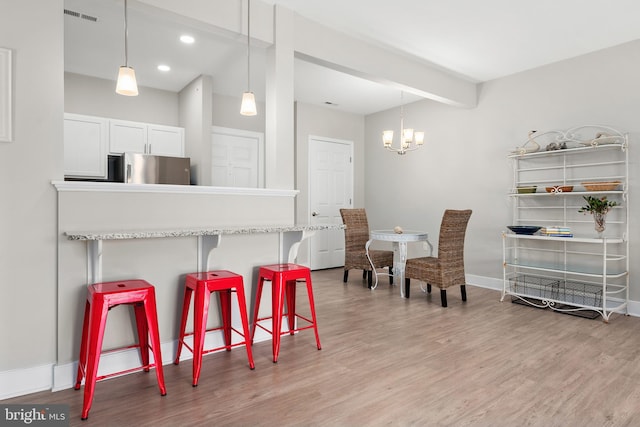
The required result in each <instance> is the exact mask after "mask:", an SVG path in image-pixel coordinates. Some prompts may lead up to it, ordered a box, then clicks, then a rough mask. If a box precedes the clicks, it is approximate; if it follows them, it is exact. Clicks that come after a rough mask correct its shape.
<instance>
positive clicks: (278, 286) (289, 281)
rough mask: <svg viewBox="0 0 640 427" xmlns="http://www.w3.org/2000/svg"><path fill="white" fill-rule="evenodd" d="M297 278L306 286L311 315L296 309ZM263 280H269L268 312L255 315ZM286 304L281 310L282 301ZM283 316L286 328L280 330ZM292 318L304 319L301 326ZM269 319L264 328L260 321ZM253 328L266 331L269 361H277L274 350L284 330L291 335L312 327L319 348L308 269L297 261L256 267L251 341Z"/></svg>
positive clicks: (278, 350) (254, 331)
mask: <svg viewBox="0 0 640 427" xmlns="http://www.w3.org/2000/svg"><path fill="white" fill-rule="evenodd" d="M298 280H304V282H305V283H306V286H307V296H308V298H309V309H310V311H311V318H309V317H306V316H302V315H301V314H300V313H298V312H297V311H296V286H297V283H298V282H297V281H298ZM265 281H270V282H271V315H270V316H267V317H261V318H259V317H258V311H259V309H260V299H261V296H262V288H263V285H264V282H265ZM285 300H286V304H287V311H286V312H284V304H285ZM283 316H285V317H286V318H287V324H288V326H289V328H288V329H287V330H285V331H282V317H283ZM296 319H300V320H302V321H304V323H303V324H302V325H301V326H298V327H296ZM268 320H271V322H272V328H271V329H268V328H267V327H265V326H264V325H262V324H261V323H264V321H268ZM256 328H260V329H263V330H265V331H267V332H269V333H270V334H271V336H272V347H273V363H277V362H278V354H279V353H280V337H281V336H282V335H285V334H291V335H293V334H294V333H295V332H299V331H302V330H305V329H311V328H313V331H314V333H315V336H316V345H317V347H318V350H321V349H322V346H321V345H320V335H319V334H318V323H317V321H316V308H315V304H314V300H313V286H312V283H311V270H310V269H309V268H308V267H305V266H303V265H298V264H292V263H285V264H271V265H265V266H262V267H260V272H259V279H258V289H257V291H256V303H255V305H254V312H253V324H252V329H251V342H252V343H253V339H254V336H255V333H256Z"/></svg>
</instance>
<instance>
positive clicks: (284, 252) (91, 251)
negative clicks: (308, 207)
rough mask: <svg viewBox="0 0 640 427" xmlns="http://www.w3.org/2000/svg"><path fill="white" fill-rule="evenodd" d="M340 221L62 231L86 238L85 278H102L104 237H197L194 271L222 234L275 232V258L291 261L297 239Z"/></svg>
mask: <svg viewBox="0 0 640 427" xmlns="http://www.w3.org/2000/svg"><path fill="white" fill-rule="evenodd" d="M343 228H344V225H343V224H314V225H312V224H296V225H258V226H246V225H245V226H237V227H201V228H185V229H157V230H131V231H74V232H65V233H64V234H65V235H66V236H67V238H68V239H69V240H81V241H86V242H87V282H88V283H98V282H101V281H102V242H103V241H105V240H126V239H156V238H168V237H196V238H197V239H198V256H197V258H198V260H197V262H198V263H197V266H198V271H207V270H208V269H209V268H208V260H209V256H210V254H211V251H212V250H213V249H215V248H217V247H218V246H219V245H220V243H221V239H222V236H223V235H233V234H262V233H278V234H279V235H280V237H279V251H278V252H279V255H278V262H280V263H282V262H294V261H295V259H296V258H297V256H298V249H299V247H300V243H301V242H302V241H303V240H304V239H306V238H308V237H310V236H312V235H313V233H314V232H315V231H318V230H332V229H333V230H336V229H343Z"/></svg>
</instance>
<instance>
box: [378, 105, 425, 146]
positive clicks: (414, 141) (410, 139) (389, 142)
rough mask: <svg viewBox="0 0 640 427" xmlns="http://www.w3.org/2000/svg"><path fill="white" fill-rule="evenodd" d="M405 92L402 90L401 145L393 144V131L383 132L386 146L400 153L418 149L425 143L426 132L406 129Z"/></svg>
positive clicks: (383, 141) (383, 140)
mask: <svg viewBox="0 0 640 427" xmlns="http://www.w3.org/2000/svg"><path fill="white" fill-rule="evenodd" d="M403 101H404V94H403V92H400V147H394V146H393V131H392V130H385V131H383V132H382V143H383V144H384V148H386V149H387V150H389V151H394V152H396V153H398V154H400V155H403V154H406V153H407V152H408V151H413V150H417V149H418V148H420V147H422V144H424V132H414V130H413V129H405V127H404V102H403Z"/></svg>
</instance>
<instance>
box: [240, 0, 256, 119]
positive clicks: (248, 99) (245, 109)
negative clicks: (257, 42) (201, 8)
mask: <svg viewBox="0 0 640 427" xmlns="http://www.w3.org/2000/svg"><path fill="white" fill-rule="evenodd" d="M240 114H242V115H243V116H255V115H256V114H258V112H257V110H256V97H255V95H254V94H253V92H251V0H247V91H246V92H244V93H243V94H242V104H241V105H240Z"/></svg>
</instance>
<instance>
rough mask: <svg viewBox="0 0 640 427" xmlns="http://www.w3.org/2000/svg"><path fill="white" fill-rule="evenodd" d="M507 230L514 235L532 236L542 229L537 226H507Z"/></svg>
mask: <svg viewBox="0 0 640 427" xmlns="http://www.w3.org/2000/svg"><path fill="white" fill-rule="evenodd" d="M507 228H508V229H509V230H511V231H513V232H514V233H516V234H533V233H535V232H536V231H538V230H540V229H541V228H542V227H539V226H537V225H508V226H507Z"/></svg>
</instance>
